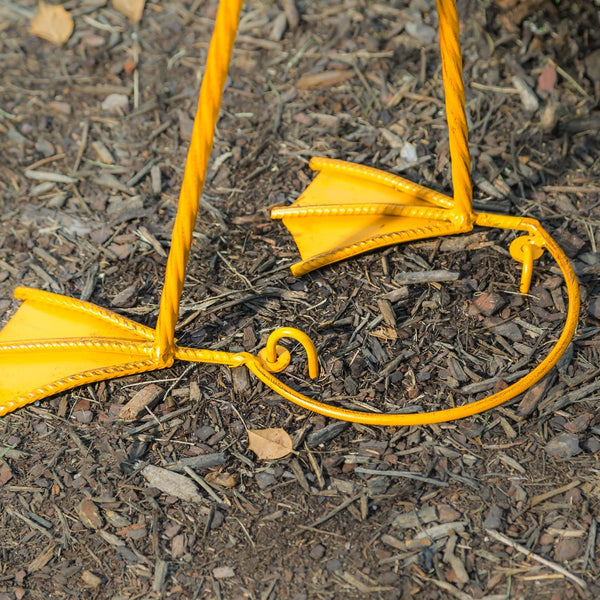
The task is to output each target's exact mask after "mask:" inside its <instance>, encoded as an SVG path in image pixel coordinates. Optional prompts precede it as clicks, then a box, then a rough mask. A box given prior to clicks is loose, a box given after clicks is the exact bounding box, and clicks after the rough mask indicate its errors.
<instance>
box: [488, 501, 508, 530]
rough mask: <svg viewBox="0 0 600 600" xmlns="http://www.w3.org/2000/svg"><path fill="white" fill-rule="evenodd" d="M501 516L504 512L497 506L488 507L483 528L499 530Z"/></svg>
mask: <svg viewBox="0 0 600 600" xmlns="http://www.w3.org/2000/svg"><path fill="white" fill-rule="evenodd" d="M503 515H504V511H503V510H502V509H501V508H500V507H499V506H498V505H497V504H494V505H493V506H491V507H490V510H489V511H488V514H487V517H486V518H485V521H484V522H483V526H484V527H485V528H486V529H500V527H501V526H502V516H503Z"/></svg>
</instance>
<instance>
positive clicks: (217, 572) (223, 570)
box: [213, 567, 235, 579]
mask: <svg viewBox="0 0 600 600" xmlns="http://www.w3.org/2000/svg"><path fill="white" fill-rule="evenodd" d="M213 577H214V578H215V579H228V578H230V577H235V571H234V570H233V568H232V567H216V568H214V569H213Z"/></svg>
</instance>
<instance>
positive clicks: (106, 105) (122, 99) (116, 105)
mask: <svg viewBox="0 0 600 600" xmlns="http://www.w3.org/2000/svg"><path fill="white" fill-rule="evenodd" d="M128 109H129V98H128V97H127V96H126V95H125V94H109V95H108V96H106V98H105V99H104V100H103V102H102V110H104V111H106V112H109V113H114V114H118V115H120V114H123V113H125V112H127V110H128Z"/></svg>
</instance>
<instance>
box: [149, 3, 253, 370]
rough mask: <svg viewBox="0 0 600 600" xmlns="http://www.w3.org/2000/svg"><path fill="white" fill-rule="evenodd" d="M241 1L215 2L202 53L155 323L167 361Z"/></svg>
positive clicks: (158, 347)
mask: <svg viewBox="0 0 600 600" xmlns="http://www.w3.org/2000/svg"><path fill="white" fill-rule="evenodd" d="M242 5H243V0H221V2H220V3H219V9H218V12H217V18H216V21H215V29H214V32H213V36H212V39H211V42H210V47H209V50H208V57H207V59H206V69H205V72H204V77H203V79H202V85H201V88H200V98H199V101H198V110H197V112H196V117H195V119H194V128H193V131H192V139H191V142H190V148H189V151H188V155H187V162H186V165H185V174H184V177H183V183H182V185H181V192H180V195H179V206H178V209H177V216H176V218H175V224H174V226H173V234H172V238H171V250H170V252H169V258H168V260H167V269H166V273H165V282H164V287H163V290H162V296H161V300H160V312H159V315H158V322H157V324H156V338H155V343H156V350H157V354H158V355H157V359H158V360H159V361H160V362H161V363H162V364H164V365H165V366H167V365H168V364H170V363H171V362H172V360H173V358H174V354H175V325H176V324H177V319H178V317H179V302H180V300H181V294H182V292H183V283H184V280H185V272H186V267H187V263H188V259H189V255H190V246H191V242H192V233H193V230H194V226H195V224H196V218H197V216H198V204H199V202H200V195H201V194H202V189H203V187H204V182H205V180H206V169H207V164H208V159H209V157H210V152H211V149H212V145H213V139H214V131H215V127H216V125H217V119H218V117H219V109H220V106H221V96H222V94H223V88H224V86H225V80H226V79H227V73H228V70H229V62H230V58H231V52H232V49H233V44H234V42H235V36H236V32H237V27H238V23H239V17H240V12H241V10H242Z"/></svg>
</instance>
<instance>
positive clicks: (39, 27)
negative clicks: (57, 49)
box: [29, 0, 75, 46]
mask: <svg viewBox="0 0 600 600" xmlns="http://www.w3.org/2000/svg"><path fill="white" fill-rule="evenodd" d="M74 26H75V24H74V22H73V17H72V16H71V15H70V14H69V13H68V12H67V11H66V10H65V9H64V8H63V7H62V6H60V5H57V6H52V5H49V4H46V3H45V2H44V0H40V3H39V4H38V9H37V12H36V13H35V15H34V17H33V19H32V20H31V24H30V25H29V31H30V32H31V33H32V34H33V35H37V36H38V37H41V38H42V39H44V40H48V41H49V42H52V43H53V44H56V45H58V46H60V45H62V44H64V43H65V42H66V41H67V40H68V39H69V38H70V37H71V34H72V33H73V27H74Z"/></svg>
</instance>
